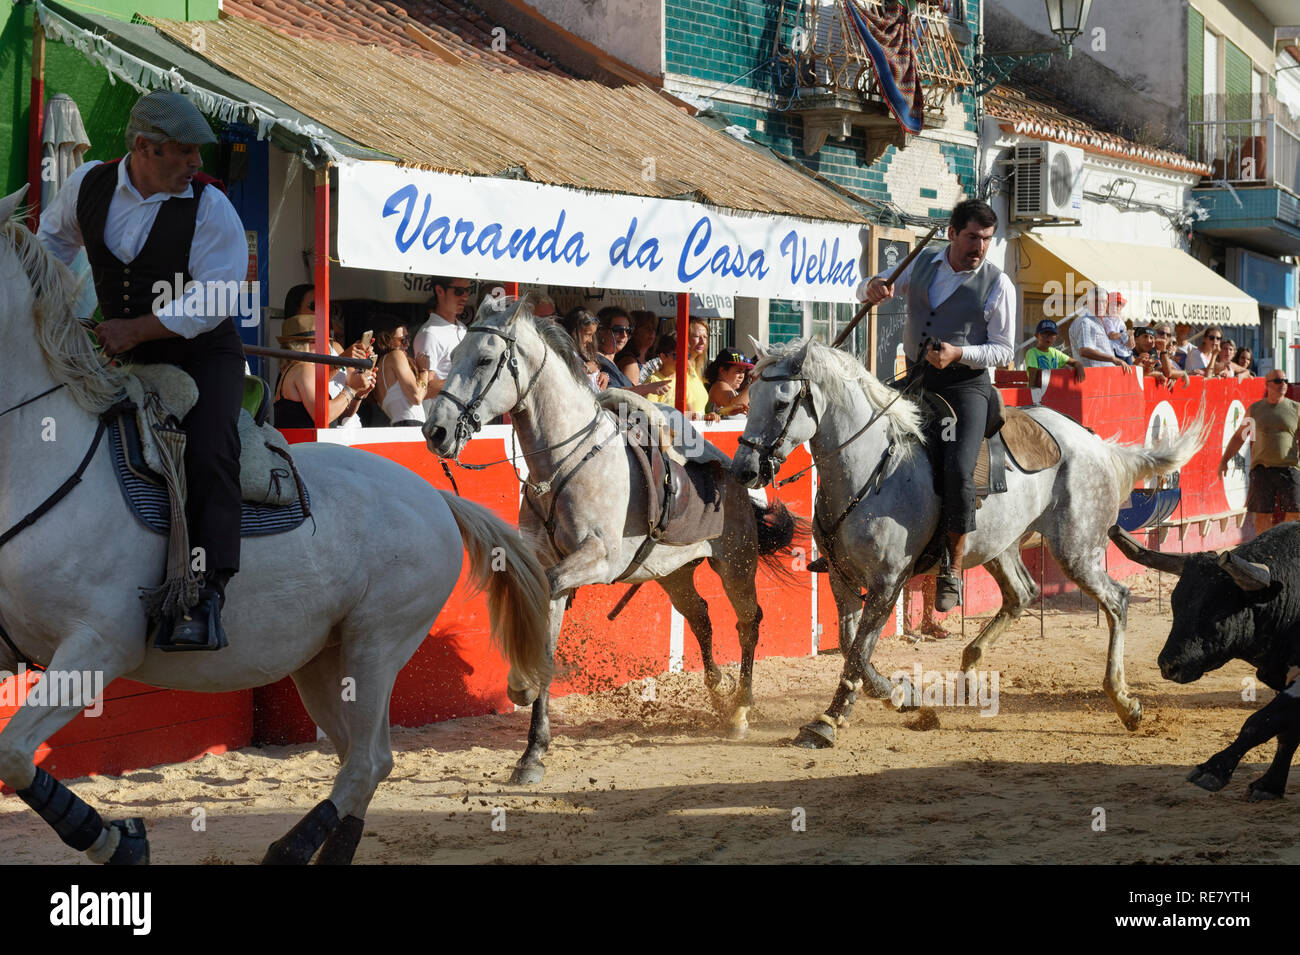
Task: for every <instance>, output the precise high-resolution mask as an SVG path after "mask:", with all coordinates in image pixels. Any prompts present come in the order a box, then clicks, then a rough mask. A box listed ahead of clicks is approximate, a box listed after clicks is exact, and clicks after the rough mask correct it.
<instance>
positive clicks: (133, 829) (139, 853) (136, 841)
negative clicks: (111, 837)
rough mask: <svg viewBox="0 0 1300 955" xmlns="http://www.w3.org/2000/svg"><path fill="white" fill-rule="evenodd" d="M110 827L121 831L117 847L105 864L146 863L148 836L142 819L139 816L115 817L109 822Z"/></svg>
mask: <svg viewBox="0 0 1300 955" xmlns="http://www.w3.org/2000/svg"><path fill="white" fill-rule="evenodd" d="M108 825H109V828H110V829H117V830H119V831H120V832H121V833H122V836H121V839H120V840H119V841H118V844H117V849H116V850H115V851H114V852H113V855H112V856H111V857H110V858H109V860H108V861H107V862H106V863H104V864H105V865H148V864H149V837H148V836H147V835H145V831H144V820H143V819H141V818H140V817H139V816H135V817H133V818H131V819H115V820H113V821H112V822H110V823H109V824H108Z"/></svg>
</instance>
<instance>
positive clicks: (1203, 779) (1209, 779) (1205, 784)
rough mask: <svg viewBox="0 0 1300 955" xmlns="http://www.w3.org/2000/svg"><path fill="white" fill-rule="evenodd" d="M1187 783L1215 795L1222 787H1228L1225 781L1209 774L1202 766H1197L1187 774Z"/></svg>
mask: <svg viewBox="0 0 1300 955" xmlns="http://www.w3.org/2000/svg"><path fill="white" fill-rule="evenodd" d="M1187 781H1188V782H1189V783H1192V784H1193V785H1195V786H1200V787H1201V788H1202V789H1204V790H1205V791H1206V792H1212V793H1217V792H1218V791H1219V790H1220V789H1222V788H1223V787H1224V786H1226V785H1228V781H1227V780H1226V779H1222V778H1220V777H1219V776H1217V775H1215V774H1214V773H1212V772H1210V771H1209V770H1208V769H1206V768H1205V767H1204V766H1197V767H1196V768H1195V769H1193V770H1192V771H1191V772H1190V773H1188V774H1187Z"/></svg>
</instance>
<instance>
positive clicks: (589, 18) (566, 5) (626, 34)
mask: <svg viewBox="0 0 1300 955" xmlns="http://www.w3.org/2000/svg"><path fill="white" fill-rule="evenodd" d="M530 2H531V3H532V6H533V8H534V9H536V10H537V11H538V12H539V13H541V14H542V15H544V16H546V17H547V18H549V19H550V20H553V21H554V22H556V23H558V24H560V25H561V26H563V27H564V28H565V29H566V30H569V31H570V32H572V33H576V34H577V35H578V36H580V37H582V38H583V39H584V40H586V41H588V42H589V43H594V44H595V45H596V46H598V47H600V48H601V49H603V50H607V51H608V52H609V53H610V54H611V55H613V56H616V57H618V58H619V59H620V60H623V61H625V62H627V63H630V64H632V65H633V66H635V67H636V68H637V69H639V70H642V71H644V72H646V73H649V74H651V75H652V76H663V75H664V4H663V0H530Z"/></svg>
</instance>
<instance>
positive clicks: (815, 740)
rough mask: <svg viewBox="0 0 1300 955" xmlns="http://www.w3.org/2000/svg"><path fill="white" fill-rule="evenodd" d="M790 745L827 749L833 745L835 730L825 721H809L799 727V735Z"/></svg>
mask: <svg viewBox="0 0 1300 955" xmlns="http://www.w3.org/2000/svg"><path fill="white" fill-rule="evenodd" d="M790 745H791V746H798V747H799V748H800V749H829V748H830V747H832V746H834V745H835V730H833V729H831V728H830V727H829V726H827V725H826V724H825V723H809V724H808V725H807V726H803V727H800V729H799V735H798V736H796V737H795V738H794V742H792V743H791V744H790Z"/></svg>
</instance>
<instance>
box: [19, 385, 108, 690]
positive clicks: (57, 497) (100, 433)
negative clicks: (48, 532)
mask: <svg viewBox="0 0 1300 955" xmlns="http://www.w3.org/2000/svg"><path fill="white" fill-rule="evenodd" d="M62 387H63V384H62V383H60V384H57V385H55V386H54V387H53V388H47V389H46V390H45V391H42V392H41V393H40V394H39V395H34V396H33V397H31V398H27V399H25V400H24V401H20V402H19V403H18V404H16V405H14V406H13V407H12V408H6V409H5V410H4V411H0V418H3V417H4V416H5V415H7V414H8V413H9V412H11V411H17V410H18V409H19V408H22V407H25V406H26V405H29V404H31V403H32V402H34V401H38V400H40V399H41V398H44V397H45V396H46V395H50V394H53V393H54V392H56V391H58V390H59V389H60V388H62ZM107 427H108V426H107V425H106V424H105V423H104V418H103V416H102V415H101V416H100V419H99V427H97V428H96V429H95V437H94V438H93V439H92V440H91V442H90V448H89V449H88V450H87V451H86V454H85V456H84V457H82V459H81V463H80V464H78V465H77V470H75V471H73V472H72V475H71V476H70V477H69V478H68V479H67V480H66V481H64V482H63V483H62V484H60V485H59V486H58V488H56V489H55V491H54V493H53V494H51V495H50V496H49V497H47V498H46V499H45V500H44V501H42V502H41V503H40V504H39V505H38V506H37V507H36V508H35V509H34V510H32V511H31V512H30V513H29V514H28V515H27V516H26V517H24V518H23V519H22V520H20V521H19V522H18V523H17V524H15V525H14V526H13V527H11V528H9V529H8V530H7V531H5V532H4V533H3V534H0V547H3V546H4V545H5V544H7V543H9V542H10V541H11V540H13V539H14V538H15V537H17V536H18V535H19V534H21V533H22V532H23V531H25V530H26V529H27V528H29V527H31V526H32V525H33V524H35V523H36V522H37V521H38V520H40V519H41V518H42V517H44V516H45V514H46V512H48V511H49V510H50V509H51V508H53V507H54V506H55V505H56V504H58V503H59V501H61V500H63V499H64V498H65V497H67V496H68V494H69V493H71V491H72V489H73V488H74V487H76V486H77V485H78V484H80V483H81V476H82V475H83V474H85V473H86V468H87V467H89V466H90V461H91V459H92V458H94V456H95V452H96V451H97V450H99V443H100V441H102V440H103V438H104V431H105V430H107ZM0 640H4V642H5V644H6V645H7V646H8V647H9V649H10V650H12V651H13V653H14V657H15V659H16V661H17V662H18V663H23V664H25V665H26V666H27V667H28V668H30V669H33V670H44V669H45V668H44V667H43V666H41V665H40V664H39V663H37V662H36V661H34V660H32V659H31V658H30V657H28V656H27V655H26V654H25V653H23V652H22V651H21V650H19V649H18V646H17V645H16V644H15V643H14V642H13V640H11V639H10V638H9V634H8V633H6V632H5V630H4V628H3V627H0Z"/></svg>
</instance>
